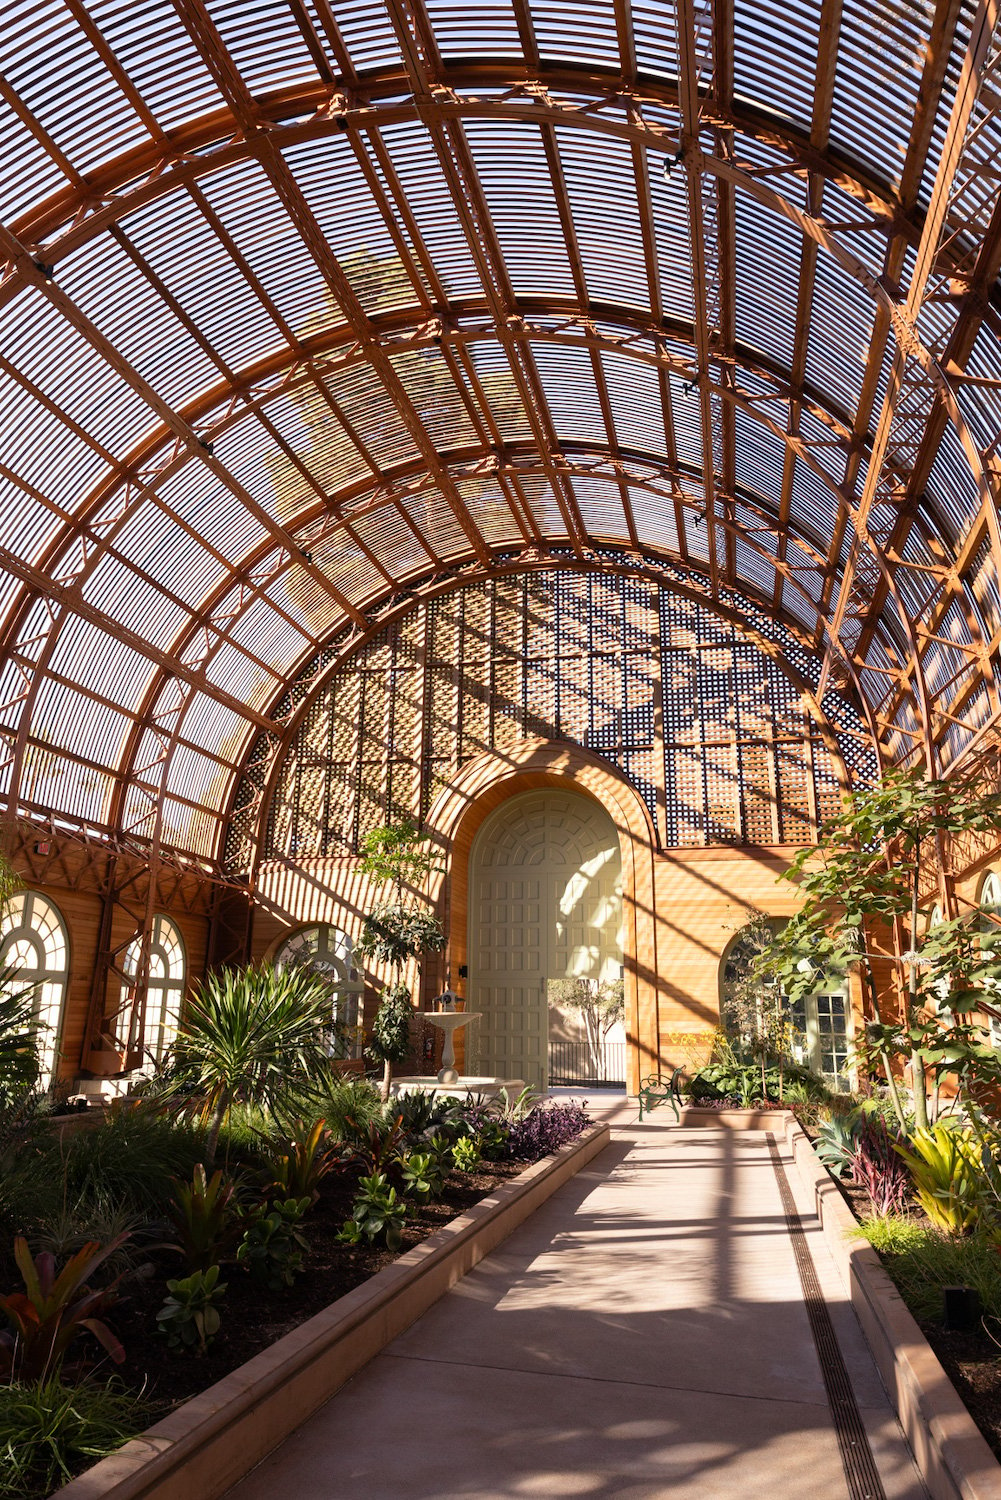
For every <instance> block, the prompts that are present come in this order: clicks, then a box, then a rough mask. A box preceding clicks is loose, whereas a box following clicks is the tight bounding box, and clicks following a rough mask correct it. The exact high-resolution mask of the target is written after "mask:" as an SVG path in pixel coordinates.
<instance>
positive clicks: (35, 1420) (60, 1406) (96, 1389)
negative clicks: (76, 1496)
mask: <svg viewBox="0 0 1001 1500" xmlns="http://www.w3.org/2000/svg"><path fill="white" fill-rule="evenodd" d="M146 1421H147V1418H146V1415H145V1412H144V1409H143V1405H142V1402H141V1401H140V1400H139V1398H138V1397H136V1396H134V1395H130V1394H128V1393H127V1392H125V1391H123V1390H119V1389H117V1388H116V1387H115V1386H113V1385H111V1384H108V1385H98V1384H96V1383H92V1382H90V1381H82V1382H80V1383H79V1384H77V1385H62V1384H61V1383H60V1382H59V1381H58V1380H47V1381H45V1382H44V1383H43V1384H40V1385H16V1384H15V1385H3V1386H0V1495H3V1496H12V1497H13V1496H16V1497H18V1500H32V1497H35V1496H39V1497H40V1496H44V1495H48V1494H50V1493H51V1491H52V1490H54V1489H55V1488H56V1487H57V1486H58V1485H61V1484H65V1482H66V1481H67V1480H68V1479H71V1478H72V1477H73V1475H74V1474H77V1473H79V1472H80V1470H81V1469H83V1468H86V1467H87V1466H88V1465H89V1464H92V1463H95V1462H96V1461H97V1460H98V1459H99V1458H105V1457H106V1456H107V1455H108V1454H109V1453H114V1452H115V1450H116V1449H117V1448H120V1447H121V1446H122V1444H123V1443H126V1442H128V1440H129V1438H132V1437H135V1436H136V1434H137V1433H139V1432H141V1431H142V1430H143V1428H144V1427H145V1426H146Z"/></svg>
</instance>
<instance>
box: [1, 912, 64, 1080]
mask: <svg viewBox="0 0 1001 1500" xmlns="http://www.w3.org/2000/svg"><path fill="white" fill-rule="evenodd" d="M8 965H10V966H11V967H13V968H16V969H17V971H18V977H19V979H21V980H23V981H24V982H25V983H26V984H28V983H30V984H34V985H35V986H36V989H35V992H34V995H33V1003H34V1010H35V1016H36V1018H37V1020H38V1022H39V1025H40V1027H41V1034H40V1037H39V1056H40V1059H41V1065H42V1068H41V1082H42V1083H43V1084H48V1083H49V1082H50V1081H51V1078H52V1074H53V1071H54V1069H55V1065H56V1057H57V1056H58V1053H59V1041H60V1030H61V1027H62V1019H63V1007H64V1005H65V1003H66V989H67V986H68V984H69V970H70V966H69V939H68V938H67V935H66V924H65V922H64V921H63V919H62V916H61V914H60V912H59V911H58V910H57V909H56V907H54V906H53V904H52V902H51V901H49V900H48V899H47V898H46V897H45V896H41V895H39V893H38V892H37V891H18V892H17V894H16V895H15V896H11V898H10V900H9V901H8V902H7V904H6V906H5V907H4V908H3V912H2V914H0V966H3V967H7V966H8Z"/></svg>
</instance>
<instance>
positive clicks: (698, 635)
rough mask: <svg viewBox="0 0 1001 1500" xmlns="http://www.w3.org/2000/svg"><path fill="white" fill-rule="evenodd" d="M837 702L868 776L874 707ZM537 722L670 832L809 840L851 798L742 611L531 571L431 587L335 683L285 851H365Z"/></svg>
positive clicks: (290, 804) (667, 836) (285, 798)
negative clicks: (612, 775)
mask: <svg viewBox="0 0 1001 1500" xmlns="http://www.w3.org/2000/svg"><path fill="white" fill-rule="evenodd" d="M771 629H772V632H773V633H774V629H775V627H774V626H772V627H771ZM781 644H782V648H783V650H784V652H785V654H786V655H787V656H791V654H792V650H793V649H795V648H792V647H791V646H790V643H789V642H788V641H783V642H782V643H781ZM799 654H802V655H803V658H804V659H803V661H802V662H801V661H798V660H797V661H796V662H795V665H796V666H798V667H800V668H801V669H803V668H805V667H806V666H808V665H812V664H810V663H808V661H807V659H806V657H805V653H799ZM828 699H829V701H828V702H827V705H826V706H827V708H828V710H831V709H832V708H833V709H834V710H836V713H835V715H834V722H835V725H836V727H838V728H840V729H841V730H843V731H844V732H845V735H846V743H845V754H846V759H848V760H849V762H850V764H852V765H853V767H854V768H855V769H856V771H857V772H860V773H861V774H863V775H864V774H866V770H867V768H866V766H865V764H864V763H863V761H862V760H861V759H860V751H859V748H858V747H859V744H860V735H859V730H860V726H859V724H858V721H857V719H856V718H855V716H854V715H853V713H852V711H851V710H850V708H849V707H848V705H847V704H845V703H844V702H843V700H837V701H835V700H834V699H833V698H831V695H828ZM532 736H541V737H544V738H547V739H564V740H570V741H573V742H574V743H576V744H579V745H583V746H585V747H587V748H588V749H590V750H593V751H595V752H596V753H597V754H599V755H602V756H604V757H606V758H607V759H608V760H609V761H611V762H612V763H613V764H614V765H615V766H617V767H618V768H619V770H620V771H622V773H623V774H624V775H626V776H627V777H628V778H629V780H630V781H631V782H632V783H633V785H634V786H635V787H636V788H637V789H638V791H639V793H640V795H641V796H642V797H643V799H644V801H645V802H646V804H647V806H648V808H649V809H650V812H651V814H652V816H653V818H654V820H655V822H656V825H657V829H658V833H659V836H660V838H661V840H662V841H663V843H664V844H666V845H668V846H676V847H677V846H696V847H697V846H706V845H710V844H775V843H790V844H806V843H810V842H812V841H813V838H814V832H815V829H816V825H817V820H818V818H819V819H821V820H823V818H824V817H826V816H830V815H831V814H832V813H833V812H834V811H835V810H836V808H837V806H838V805H839V799H840V792H839V785H838V780H837V776H836V774H835V770H834V765H833V763H832V759H831V755H830V752H829V750H828V747H827V745H826V744H825V742H824V740H823V737H822V736H821V734H820V731H819V729H818V727H817V725H816V723H815V722H814V721H813V720H812V719H811V717H810V716H809V714H808V713H807V711H806V709H805V708H804V705H803V703H802V701H801V699H800V695H799V693H798V692H797V690H796V688H795V687H794V686H793V684H792V683H791V682H790V681H789V679H788V678H787V677H786V676H785V674H784V673H783V672H782V671H781V670H780V668H779V667H778V666H777V665H776V663H775V662H774V661H773V660H772V658H771V657H770V656H768V655H767V654H766V653H765V652H763V651H762V650H761V649H760V647H758V646H757V645H756V644H754V643H753V642H752V641H750V640H748V639H747V638H746V637H744V636H743V635H741V634H740V632H739V631H738V630H737V629H736V627H735V626H733V625H731V624H730V623H729V622H727V621H725V620H722V619H720V618H719V617H718V616H716V615H715V614H713V613H711V612H710V611H709V610H708V609H706V608H704V607H702V606H701V605H699V604H697V603H695V602H694V601H692V600H690V599H686V598H683V597H680V596H678V595H676V594H674V593H672V592H670V591H668V590H666V589H663V588H661V587H659V586H658V585H657V584H656V583H655V582H654V581H651V580H647V579H642V578H631V577H628V576H622V575H616V574H597V573H592V574H584V573H577V572H570V571H567V572H551V573H546V574H523V575H517V576H514V577H505V578H499V579H494V580H492V581H489V582H485V583H478V584H474V585H470V586H468V587H467V588H464V589H460V590H457V591H456V592H454V593H451V594H448V595H445V596H442V597H439V598H438V599H435V600H432V601H430V602H422V603H420V604H419V605H417V606H416V607H415V609H414V610H413V611H412V613H411V614H409V615H408V616H407V617H406V618H405V619H403V620H402V621H400V622H398V623H396V624H394V625H392V626H390V627H387V629H386V630H384V631H383V632H382V633H381V634H380V635H378V636H377V637H375V638H374V639H373V640H371V641H370V642H369V643H368V644H367V645H365V646H363V647H362V648H360V649H359V650H358V652H357V653H356V654H355V655H354V657H353V658H352V659H351V662H350V664H349V665H348V666H346V667H344V668H342V669H341V670H340V671H339V672H338V673H337V674H336V675H335V676H334V677H333V678H332V679H331V680H330V681H329V683H328V684H327V686H326V687H325V689H324V690H323V692H322V693H321V694H320V695H319V696H318V697H317V698H316V699H315V701H314V702H312V703H311V704H310V707H309V709H308V710H307V712H306V715H305V717H304V719H303V722H302V725H301V727H300V729H299V732H298V734H297V735H296V737H295V740H294V742H293V744H292V746H291V749H290V751H289V754H288V756H287V758H286V761H285V763H284V765H283V767H282V770H281V775H280V778H279V783H278V790H277V795H276V798H275V802H274V806H273V810H272V814H271V821H270V833H269V852H271V853H279V852H281V853H285V854H290V855H292V856H302V855H344V854H350V853H351V852H353V851H355V850H356V849H357V847H358V842H359V840H360V839H361V838H362V837H363V836H364V834H365V833H366V832H367V831H368V830H369V829H370V828H372V827H374V826H376V825H377V824H380V823H385V822H390V821H393V820H395V819H398V818H399V817H401V816H402V815H404V814H409V815H410V816H412V817H415V818H417V819H424V818H426V817H427V814H428V811H429V809H430V807H431V806H432V804H433V803H434V801H435V799H436V797H437V796H438V795H439V793H440V792H441V791H442V789H443V788H444V787H445V786H447V784H448V783H449V781H450V780H451V779H452V778H453V777H454V776H455V774H456V772H457V771H458V770H459V769H460V767H462V766H463V765H464V764H466V763H467V762H468V761H470V760H471V759H473V758H474V757H475V756H477V755H479V754H480V753H481V752H482V751H484V750H487V749H499V750H503V749H507V748H510V747H512V746H514V745H515V744H517V743H518V742H519V741H520V740H523V739H525V738H526V737H532Z"/></svg>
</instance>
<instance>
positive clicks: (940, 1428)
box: [778, 1118, 1001, 1500]
mask: <svg viewBox="0 0 1001 1500" xmlns="http://www.w3.org/2000/svg"><path fill="white" fill-rule="evenodd" d="M778 1133H779V1134H782V1133H783V1132H781V1131H780V1132H778ZM784 1134H785V1139H786V1143H787V1145H788V1146H789V1147H790V1148H791V1150H792V1152H793V1154H794V1157H795V1161H796V1167H797V1169H798V1172H799V1176H800V1179H801V1181H802V1182H803V1183H804V1184H805V1185H806V1186H807V1187H808V1188H809V1189H810V1191H811V1193H812V1194H813V1197H814V1201H815V1202H816V1205H817V1214H818V1216H819V1218H820V1222H821V1224H822V1225H823V1230H824V1236H825V1239H826V1240H827V1244H828V1247H829V1249H830V1251H831V1255H832V1256H833V1258H834V1262H835V1264H836V1265H837V1267H838V1271H839V1272H840V1274H841V1279H842V1281H843V1282H844V1285H845V1290H846V1291H847V1292H848V1294H849V1296H850V1298H851V1302H852V1306H853V1307H854V1309H855V1312H856V1315H857V1316H858V1320H859V1322H860V1323H861V1325H862V1331H863V1333H864V1334H865V1336H866V1339H867V1341H868V1344H869V1347H870V1349H871V1350H872V1353H873V1358H874V1359H875V1361H876V1365H877V1368H878V1369H879V1373H880V1376H881V1378H882V1381H883V1384H884V1386H885V1387H886V1390H887V1393H888V1395H889V1397H890V1400H891V1401H892V1402H893V1405H894V1406H895V1408H896V1411H897V1416H898V1418H899V1420H900V1425H901V1427H902V1428H903V1430H904V1434H905V1436H906V1438H907V1441H908V1443H909V1444H910V1447H911V1451H912V1453H913V1454H914V1457H915V1460H916V1462H917V1465H918V1468H919V1469H920V1471H921V1475H922V1478H923V1479H924V1481H925V1484H926V1485H927V1486H928V1490H929V1492H930V1494H931V1496H932V1500H1001V1464H999V1463H998V1461H997V1459H996V1458H995V1457H994V1454H993V1453H992V1452H991V1450H990V1448H989V1447H988V1445H987V1442H986V1440H985V1439H984V1437H983V1436H982V1434H981V1433H980V1431H979V1430H978V1428H977V1425H976V1423H975V1422H974V1420H973V1418H972V1417H971V1416H970V1414H969V1412H968V1411H967V1409H966V1407H965V1406H964V1405H963V1402H962V1401H961V1400H960V1398H959V1395H958V1394H957V1392H956V1388H955V1386H954V1385H953V1384H952V1381H951V1380H950V1379H949V1377H948V1375H946V1373H945V1371H944V1370H943V1368H942V1366H941V1365H940V1364H939V1362H938V1360H937V1359H936V1357H935V1354H934V1352H933V1350H932V1348H931V1346H930V1344H929V1343H928V1340H927V1339H926V1338H925V1336H924V1334H923V1333H922V1332H921V1329H920V1328H919V1327H918V1325H917V1323H916V1322H915V1321H914V1318H913V1317H912V1316H911V1314H910V1312H909V1311H908V1309H907V1307H906V1305H905V1303H904V1300H903V1298H902V1297H901V1295H900V1293H899V1292H898V1291H897V1289H896V1287H895V1286H894V1284H893V1282H892V1281H891V1280H890V1277H889V1275H888V1274H887V1272H886V1270H885V1269H884V1268H883V1265H882V1264H881V1262H880V1259H879V1256H878V1255H877V1254H876V1252H875V1250H873V1248H872V1246H871V1245H870V1244H868V1243H867V1242H866V1241H865V1240H862V1239H857V1238H852V1237H851V1235H852V1231H853V1230H854V1229H855V1228H856V1227H857V1226H856V1223H855V1219H854V1217H853V1215H852V1213H851V1210H850V1209H849V1207H848V1205H847V1204H846V1203H845V1200H844V1199H843V1198H842V1196H841V1193H840V1191H839V1189H838V1186H837V1184H836V1183H835V1181H834V1179H833V1178H832V1177H831V1176H830V1174H829V1173H828V1172H827V1170H826V1169H825V1168H824V1167H823V1166H822V1165H821V1163H820V1162H819V1161H818V1160H817V1155H816V1152H815V1151H814V1149H813V1147H812V1146H811V1145H810V1142H809V1140H808V1138H807V1136H806V1135H805V1133H804V1131H803V1130H802V1128H801V1127H800V1125H799V1123H798V1122H797V1121H796V1120H795V1119H792V1118H790V1119H789V1120H788V1123H787V1125H786V1127H785V1131H784Z"/></svg>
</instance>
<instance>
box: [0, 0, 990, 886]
mask: <svg viewBox="0 0 1001 1500" xmlns="http://www.w3.org/2000/svg"><path fill="white" fill-rule="evenodd" d="M996 21H997V5H996V4H995V3H993V0H992V3H990V4H986V3H985V4H980V5H976V4H973V3H970V0H963V3H960V0H948V3H941V4H934V3H932V0H927V3H918V0H897V3H892V4H891V3H878V4H870V3H861V0H854V3H848V0H831V3H827V0H813V3H810V0H782V3H780V0H766V3H762V0H713V3H710V0H677V4H673V3H672V4H661V3H658V0H633V3H631V4H630V3H629V0H589V3H587V4H585V5H568V4H566V3H563V0H538V3H531V0H496V3H485V0H484V3H473V4H470V5H464V6H448V5H445V4H444V3H440V0H350V3H347V0H346V3H343V4H339V5H331V4H329V3H327V0H264V3H261V4H256V5H254V6H253V7H249V6H246V5H243V4H236V3H225V4H223V3H216V4H205V3H203V0H173V3H169V0H139V3H135V4H131V5H128V6H123V5H121V4H112V3H111V0H92V3H89V4H85V3H83V0H47V3H42V4H33V5H31V6H28V5H18V6H17V7H15V9H14V11H13V13H11V14H9V18H8V24H7V26H6V28H5V32H4V37H3V41H2V44H0V45H2V49H3V51H4V53H5V59H4V65H3V68H2V78H0V110H2V118H0V131H2V135H0V139H2V149H3V158H2V159H3V163H4V166H3V173H2V183H0V193H2V200H3V201H2V215H3V221H4V228H3V229H2V230H0V261H2V265H0V387H2V389H0V403H2V404H0V411H2V412H3V432H4V434H5V436H4V442H3V449H2V453H0V486H2V497H3V502H2V503H3V515H4V521H5V525H4V527H3V531H2V534H0V628H2V630H3V638H4V639H3V653H4V655H3V674H2V678H0V736H2V744H3V751H2V756H0V759H2V762H3V765H2V777H3V781H2V783H0V794H2V795H3V796H4V797H6V799H7V801H8V805H9V806H10V807H11V808H12V809H16V808H17V807H20V808H21V809H22V810H24V811H25V812H28V813H32V812H36V813H37V812H45V813H46V814H49V813H52V814H55V815H57V816H60V817H63V818H65V819H67V820H70V821H76V822H78V823H82V824H84V825H87V826H89V827H92V828H95V829H107V830H109V831H112V832H115V833H117V834H119V835H120V836H122V837H124V838H126V839H128V840H130V841H140V842H142V841H146V840H149V841H151V842H152V843H153V844H154V845H156V846H158V847H160V846H162V847H164V848H168V849H175V850H179V851H183V852H186V853H189V854H193V855H196V856H199V857H200V858H202V859H204V860H206V861H208V862H211V861H213V860H215V859H216V858H217V856H218V853H219V850H220V847H221V837H222V830H223V827H224V824H225V818H226V814H227V810H228V808H229V806H230V803H231V799H232V796H233V794H234V787H235V785H236V779H237V774H238V768H239V765H240V763H241V761H242V759H243V757H244V755H245V754H246V752H247V748H248V746H249V745H250V744H251V742H252V741H254V740H255V739H256V738H257V737H258V736H259V735H260V734H261V733H262V732H263V733H264V734H265V735H270V736H271V737H272V739H274V737H275V736H277V737H278V738H279V739H280V737H281V735H282V733H283V730H282V725H281V712H280V711H279V712H278V716H277V722H276V719H275V713H276V706H277V705H280V704H281V702H282V700H283V698H284V696H285V689H286V684H287V683H288V681H289V680H290V679H291V678H293V677H294V676H295V675H296V674H297V673H298V672H299V671H300V670H301V668H302V667H303V665H304V664H305V663H307V662H312V661H315V659H316V658H317V653H318V652H319V651H321V650H322V648H323V646H324V644H325V643H326V642H327V641H329V640H331V639H333V638H334V637H338V638H340V637H342V636H343V632H344V630H345V629H349V630H352V631H354V632H355V633H356V634H357V636H358V637H359V638H360V637H361V635H362V634H363V633H364V632H365V631H367V630H369V629H370V628H371V626H372V625H373V623H374V622H375V621H376V620H378V619H379V618H380V611H381V610H383V609H384V608H386V607H391V606H392V603H393V601H394V599H398V598H399V597H400V595H401V593H402V592H405V591H407V590H411V591H412V590H415V589H419V588H422V587H434V586H435V585H436V581H440V580H441V579H442V577H444V576H445V575H447V574H448V573H449V571H450V570H454V569H456V568H465V567H468V568H469V569H470V570H473V571H475V572H476V573H477V575H482V574H487V573H489V572H490V571H491V570H492V569H496V568H498V567H501V566H503V567H507V568H509V567H511V566H512V563H514V562H516V561H517V560H518V559H519V558H524V559H526V560H528V561H531V560H533V559H539V558H544V557H546V556H547V555H549V554H557V555H560V556H565V557H567V558H568V559H572V560H573V562H574V564H575V565H578V566H579V565H580V564H581V562H587V561H588V560H589V559H593V560H594V562H595V565H596V566H600V565H601V557H604V556H608V555H610V554H611V553H616V552H617V553H619V554H621V555H622V556H623V557H626V558H628V557H630V556H631V557H633V558H635V559H637V560H639V559H643V558H646V559H650V560H657V559H660V560H662V561H664V562H669V563H670V564H671V565H672V566H680V567H681V568H682V569H683V570H684V572H685V575H686V577H688V578H689V579H690V580H691V583H692V586H693V587H695V588H698V589H700V590H701V591H702V592H703V593H704V594H705V596H706V597H707V598H708V599H710V600H712V599H713V597H714V596H718V595H719V594H720V592H721V591H722V590H725V589H727V588H730V589H735V590H738V591H739V592H741V593H742V594H743V595H745V596H746V597H748V598H749V599H752V600H754V601H755V602H756V604H758V605H760V606H762V607H764V608H766V609H767V610H768V611H770V612H771V613H772V615H773V616H774V617H775V618H777V619H779V620H781V621H783V622H784V623H785V624H786V625H787V626H788V627H790V628H791V629H792V630H793V631H794V632H795V633H796V634H797V636H798V637H799V638H800V639H801V640H804V641H805V642H807V643H808V644H809V646H810V647H811V649H812V650H813V652H814V653H815V655H816V658H817V660H818V662H819V663H820V664H821V666H820V672H821V689H822V691H823V689H824V688H826V687H827V686H828V685H830V686H831V687H832V688H837V689H838V690H841V691H845V692H848V693H849V694H851V695H853V696H854V697H855V699H856V701H857V702H858V704H859V706H860V708H861V709H862V711H863V713H864V714H865V716H866V719H867V722H868V724H869V727H870V730H871V732H872V734H873V736H874V738H875V740H876V741H877V743H878V744H879V746H880V749H881V753H882V754H883V756H884V757H885V758H888V759H917V758H923V759H925V760H927V761H929V763H931V764H933V765H934V766H936V767H942V766H948V765H950V764H954V763H956V761H957V760H958V759H959V758H960V757H964V756H968V755H970V754H971V753H973V752H974V751H975V750H976V749H977V748H978V747H979V746H981V745H982V744H983V743H984V741H985V739H986V738H987V737H988V736H989V735H991V734H992V733H993V729H994V725H995V721H996V719H997V715H998V707H999V705H998V695H997V686H996V682H995V664H996V655H997V644H998V632H999V630H1001V591H999V590H1001V585H999V573H998V565H999V562H1001V533H999V527H998V519H997V506H996V502H995V494H996V487H997V482H998V470H997V457H996V452H995V449H996V446H997V442H998V437H997V435H998V431H999V430H1001V422H999V416H1001V359H999V357H998V356H999V352H1001V316H999V314H1001V308H999V303H998V297H997V278H998V272H999V266H1001V212H999V209H998V197H999V186H998V185H999V182H1001V176H999V168H1001V162H999V159H998V158H999V147H1001V126H999V121H998V118H997V104H998V100H999V97H1001V96H999V92H998V89H999V81H998V73H997V71H996V64H997V47H996V43H995V35H994V32H995V25H996Z"/></svg>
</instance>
